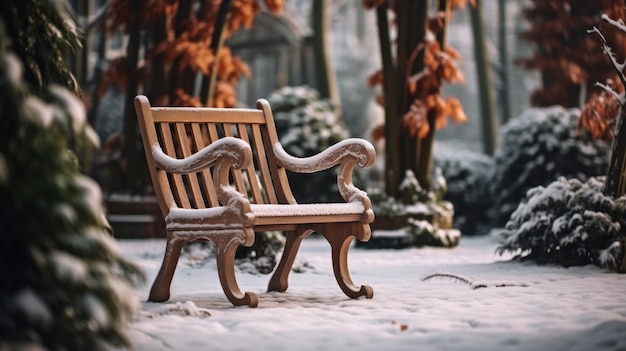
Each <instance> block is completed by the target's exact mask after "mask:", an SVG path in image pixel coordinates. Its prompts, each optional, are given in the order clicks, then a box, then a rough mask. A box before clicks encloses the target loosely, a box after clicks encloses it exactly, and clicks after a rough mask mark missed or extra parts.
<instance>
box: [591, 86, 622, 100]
mask: <svg viewBox="0 0 626 351" xmlns="http://www.w3.org/2000/svg"><path fill="white" fill-rule="evenodd" d="M595 86H597V87H600V88H602V90H604V91H606V92H607V93H609V94H611V95H613V96H614V97H615V98H616V99H617V101H619V103H620V105H623V104H624V96H623V95H622V94H618V93H617V92H616V91H615V90H613V88H611V87H610V86H608V85H606V84H603V83H600V82H596V84H595Z"/></svg>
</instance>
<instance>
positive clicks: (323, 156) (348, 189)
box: [273, 138, 376, 223]
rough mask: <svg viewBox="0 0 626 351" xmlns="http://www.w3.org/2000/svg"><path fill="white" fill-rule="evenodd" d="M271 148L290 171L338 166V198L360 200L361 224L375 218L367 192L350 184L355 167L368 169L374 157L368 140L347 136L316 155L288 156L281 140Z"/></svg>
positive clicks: (317, 169) (316, 169)
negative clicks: (361, 206) (363, 210)
mask: <svg viewBox="0 0 626 351" xmlns="http://www.w3.org/2000/svg"><path fill="white" fill-rule="evenodd" d="M273 149H274V155H275V156H276V160H277V162H278V164H279V166H281V167H284V168H285V169H287V170H290V171H293V172H298V173H315V172H319V171H323V170H326V169H329V168H331V167H334V166H337V165H339V172H338V174H337V187H338V188H339V193H340V194H341V197H342V198H343V199H344V200H345V201H346V202H356V201H358V202H361V203H363V206H364V208H365V212H364V218H363V221H364V223H371V222H372V221H373V220H374V213H373V211H372V204H371V202H370V199H369V198H368V197H367V193H365V192H364V191H362V190H360V189H359V188H357V187H356V186H354V184H353V183H352V172H353V170H354V167H355V166H359V167H362V168H368V167H370V166H372V165H373V164H374V161H375V160H376V150H375V149H374V146H373V145H372V144H371V143H370V142H368V141H366V140H363V139H358V138H350V139H346V140H342V141H340V142H338V143H337V144H335V145H332V146H330V147H329V148H327V149H325V150H324V151H322V152H320V153H319V154H317V155H313V156H310V157H303V158H299V157H294V156H291V155H289V154H288V153H287V152H286V151H285V150H284V149H283V147H282V145H281V144H280V143H275V144H274V146H273Z"/></svg>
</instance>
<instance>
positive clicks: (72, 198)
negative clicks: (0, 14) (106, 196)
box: [0, 20, 142, 350]
mask: <svg viewBox="0 0 626 351" xmlns="http://www.w3.org/2000/svg"><path fill="white" fill-rule="evenodd" d="M2 28H3V23H2V21H1V20H0V199H2V201H0V281H2V289H0V349H3V350H4V349H10V350H13V349H16V350H18V349H40V348H45V349H50V350H108V349H111V348H112V347H120V346H129V345H130V340H129V339H128V334H127V323H128V322H129V320H130V318H131V316H132V314H133V313H134V311H135V310H136V308H137V305H138V299H137V298H136V296H135V294H134V291H133V288H132V287H133V284H136V283H138V282H139V281H141V279H142V274H141V273H140V271H139V270H138V269H137V267H135V266H134V265H133V264H131V263H130V262H128V261H127V260H125V259H124V258H123V257H122V256H121V255H120V253H119V251H118V250H117V247H116V244H115V241H114V240H113V238H112V237H111V235H110V231H109V230H108V224H107V222H106V217H105V212H104V207H103V204H102V197H101V192H100V189H99V188H98V186H97V185H96V183H95V182H93V181H92V180H91V179H89V178H87V177H85V176H83V175H81V174H80V173H79V172H78V169H77V162H76V158H75V157H74V154H73V153H72V152H70V151H69V150H68V140H70V139H71V136H73V135H79V134H84V133H85V132H87V133H88V134H90V135H95V134H93V133H89V131H90V129H89V128H88V127H87V126H86V125H85V111H84V107H83V106H82V103H81V102H80V101H79V100H78V99H77V98H76V97H75V96H74V95H73V94H72V93H71V92H70V91H68V90H66V89H65V88H61V87H59V86H54V85H48V86H46V87H44V90H43V92H42V95H43V96H46V97H47V99H48V102H44V101H43V100H42V99H41V98H40V97H38V96H35V95H32V94H30V93H29V92H28V90H29V88H30V85H27V84H26V83H25V82H24V81H23V80H22V79H23V78H22V72H23V65H22V63H21V62H20V60H19V59H18V57H17V56H15V55H14V54H12V53H11V52H9V51H8V48H7V47H8V45H9V44H8V38H7V36H6V34H5V33H4V31H3V30H2ZM57 34H58V33H57ZM55 40H59V38H55ZM31 69H32V67H31ZM35 91H39V90H38V89H35Z"/></svg>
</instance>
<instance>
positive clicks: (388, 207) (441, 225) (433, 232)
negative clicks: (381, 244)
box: [369, 170, 460, 247]
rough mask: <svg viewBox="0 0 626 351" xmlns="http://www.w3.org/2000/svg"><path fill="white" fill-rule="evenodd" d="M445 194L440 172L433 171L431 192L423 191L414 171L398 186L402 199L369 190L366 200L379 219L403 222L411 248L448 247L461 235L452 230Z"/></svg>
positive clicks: (455, 242) (451, 207)
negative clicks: (368, 198) (434, 172)
mask: <svg viewBox="0 0 626 351" xmlns="http://www.w3.org/2000/svg"><path fill="white" fill-rule="evenodd" d="M446 190H447V184H446V180H445V178H444V177H443V175H442V173H441V171H440V170H437V171H436V174H435V177H434V179H433V180H432V182H431V188H430V189H425V188H422V187H421V186H420V184H419V182H418V180H417V178H416V177H415V174H414V173H413V171H412V170H406V172H405V177H404V179H403V180H402V183H401V184H400V194H401V196H402V199H396V198H394V197H392V196H388V195H387V194H385V193H384V192H380V191H376V190H371V191H370V192H369V197H370V200H371V201H372V207H373V209H374V213H376V215H377V216H378V217H381V218H382V217H385V216H390V217H399V218H406V226H405V227H404V230H405V232H406V233H407V234H408V235H410V236H411V240H410V242H411V243H412V245H414V246H425V245H429V246H446V247H451V246H456V245H457V244H458V241H459V237H460V232H459V231H458V230H456V229H451V227H452V223H451V218H452V217H453V216H454V207H453V206H452V203H450V202H449V201H445V200H444V199H443V197H444V195H445V193H446ZM381 229H394V228H381Z"/></svg>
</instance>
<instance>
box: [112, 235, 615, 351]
mask: <svg viewBox="0 0 626 351" xmlns="http://www.w3.org/2000/svg"><path fill="white" fill-rule="evenodd" d="M119 244H120V247H121V251H122V253H123V254H124V255H125V256H126V257H128V258H129V259H131V260H133V261H134V262H136V263H138V264H139V265H140V266H141V267H142V268H143V269H145V271H146V273H147V282H148V283H147V285H146V286H143V287H141V288H140V289H139V290H138V291H137V292H136V294H137V296H138V297H139V299H141V301H142V312H141V314H140V315H139V316H138V317H137V319H136V320H135V322H134V323H133V324H132V325H131V326H130V334H131V339H132V340H133V342H134V344H135V345H134V346H135V348H134V349H135V350H138V351H140V350H150V351H158V350H189V351H193V350H303V351H304V350H344V349H346V350H347V349H353V350H356V349H358V350H418V349H419V350H554V349H557V350H592V349H593V350H623V349H625V348H626V333H624V331H625V330H626V300H624V298H623V296H624V293H623V292H624V291H625V290H626V275H619V274H615V273H609V272H608V271H606V270H602V269H600V268H597V267H595V266H584V267H571V268H563V267H556V266H536V265H531V264H522V263H517V262H512V261H510V258H511V257H510V256H507V255H505V256H502V257H501V256H497V255H495V253H494V251H495V248H496V246H497V242H496V240H495V239H494V238H493V237H492V236H482V237H481V236H479V237H463V238H462V239H461V242H460V244H459V246H457V247H456V248H454V249H445V248H420V249H417V248H410V249H403V250H364V249H359V248H354V247H352V248H351V249H350V253H349V258H348V261H349V267H350V272H351V274H352V280H353V281H354V282H355V283H356V284H368V285H371V286H372V288H373V289H374V298H373V299H371V300H368V299H357V300H351V299H349V298H347V297H346V296H345V295H344V294H343V293H342V292H341V290H340V289H339V287H338V286H337V284H336V282H335V278H334V276H333V274H332V265H331V261H330V249H329V245H328V243H327V242H326V241H325V240H323V239H321V238H320V237H318V236H312V237H310V238H307V239H305V240H304V241H303V243H302V247H301V250H300V252H299V254H298V256H297V258H296V264H298V262H301V261H305V262H307V264H308V267H309V268H307V269H304V270H302V271H303V272H302V273H293V272H292V273H291V275H290V280H289V283H290V286H289V289H288V290H287V292H285V293H277V292H272V293H267V292H265V288H266V286H267V283H268V281H269V276H266V275H253V274H248V273H244V272H242V271H241V270H238V271H237V279H238V282H239V286H240V287H241V289H242V290H243V291H252V292H255V293H258V295H259V307H258V308H256V309H250V308H248V307H233V306H232V305H231V304H230V303H229V302H228V300H227V299H226V297H225V296H224V294H223V292H222V290H221V287H220V285H219V281H218V278H217V271H216V268H215V261H214V260H209V261H208V262H209V263H207V264H205V265H203V266H199V265H197V264H194V263H193V262H191V260H190V258H189V257H188V256H182V257H181V259H180V261H179V264H178V268H177V271H176V274H175V275H174V280H173V283H172V295H171V298H170V301H169V302H167V303H151V302H145V301H146V299H147V295H148V291H149V284H151V282H152V279H153V278H154V276H155V275H156V272H157V270H158V269H159V266H160V263H161V259H162V254H163V251H164V248H165V242H164V240H161V239H159V240H154V239H152V240H138V239H134V240H119ZM311 267H312V268H311ZM436 273H441V274H444V275H445V274H447V275H451V276H452V277H440V276H437V275H435V276H434V277H429V276H430V275H432V274H436ZM426 277H429V279H426V280H423V279H424V278H426Z"/></svg>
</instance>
